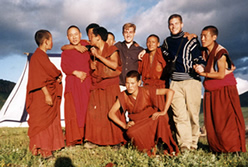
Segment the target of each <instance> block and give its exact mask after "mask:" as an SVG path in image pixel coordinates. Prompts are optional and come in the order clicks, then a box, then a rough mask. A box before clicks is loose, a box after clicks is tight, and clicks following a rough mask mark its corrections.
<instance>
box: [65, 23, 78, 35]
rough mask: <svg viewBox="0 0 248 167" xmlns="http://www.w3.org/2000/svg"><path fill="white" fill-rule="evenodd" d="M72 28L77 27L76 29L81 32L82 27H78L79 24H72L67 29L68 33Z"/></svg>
mask: <svg viewBox="0 0 248 167" xmlns="http://www.w3.org/2000/svg"><path fill="white" fill-rule="evenodd" d="M71 28H76V29H78V31H79V32H81V31H80V29H79V28H78V26H75V25H71V26H70V27H68V28H67V31H66V32H67V34H68V31H69V30H70V29H71Z"/></svg>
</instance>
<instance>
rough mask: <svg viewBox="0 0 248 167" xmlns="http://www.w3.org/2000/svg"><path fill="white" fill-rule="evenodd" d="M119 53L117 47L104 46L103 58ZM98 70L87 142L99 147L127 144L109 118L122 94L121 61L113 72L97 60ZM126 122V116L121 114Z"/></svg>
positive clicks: (93, 77)
mask: <svg viewBox="0 0 248 167" xmlns="http://www.w3.org/2000/svg"><path fill="white" fill-rule="evenodd" d="M114 52H118V50H117V48H116V47H115V46H108V44H107V43H105V45H104V49H103V51H102V55H101V56H103V57H105V58H107V59H109V58H110V56H111V55H112V54H113V53H114ZM96 61H97V63H96V69H94V70H92V87H91V90H90V101H89V105H88V110H87V117H86V129H85V140H87V141H90V142H92V143H94V144H98V145H116V144H119V143H121V142H125V140H124V137H123V132H122V130H121V129H120V128H119V127H118V126H117V125H116V124H114V123H113V122H112V121H111V120H110V119H109V118H108V112H109V110H110V109H111V107H112V106H113V104H114V103H115V101H116V97H117V96H118V94H119V93H120V88H119V75H120V72H121V63H120V59H119V61H118V68H117V70H111V69H110V68H108V67H107V66H106V65H105V64H104V63H102V62H101V61H99V60H98V59H97V60H96ZM118 117H119V118H120V119H121V120H125V117H124V114H119V115H118Z"/></svg>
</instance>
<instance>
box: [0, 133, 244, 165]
mask: <svg viewBox="0 0 248 167" xmlns="http://www.w3.org/2000/svg"><path fill="white" fill-rule="evenodd" d="M28 145H29V138H28V136H27V128H0V167H3V166H4V167H5V166H11V167H12V166H18V167H19V166H21V167H22V166H60V165H61V164H63V166H69V165H71V166H75V167H81V166H86V167H87V166H90V167H98V166H106V164H108V163H113V164H115V165H116V166H123V167H126V166H127V167H129V166H130V167H131V166H142V167H143V166H156V167H157V166H161V167H162V166H178V167H179V166H180V167H181V166H230V167H232V166H248V153H241V154H240V156H237V155H236V154H231V153H229V154H219V155H218V154H213V153H211V152H209V150H208V145H207V141H206V138H200V141H199V149H198V150H197V151H193V152H186V153H184V154H179V155H178V156H174V157H171V156H165V155H163V154H161V153H159V154H158V155H157V156H156V157H153V158H151V157H148V156H147V155H146V154H144V153H140V152H138V151H137V150H136V149H135V148H133V147H132V146H129V147H127V148H126V147H124V146H122V147H121V148H120V149H119V150H115V149H113V148H111V147H98V148H95V149H85V148H83V146H81V145H78V146H74V147H66V148H64V149H62V150H60V151H56V152H55V153H54V156H55V159H53V160H44V159H42V158H41V157H40V156H32V154H31V153H30V151H29V150H28Z"/></svg>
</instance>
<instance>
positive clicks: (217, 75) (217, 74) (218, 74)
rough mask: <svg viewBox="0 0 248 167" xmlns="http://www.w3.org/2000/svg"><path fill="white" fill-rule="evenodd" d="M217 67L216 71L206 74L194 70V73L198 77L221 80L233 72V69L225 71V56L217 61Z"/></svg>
mask: <svg viewBox="0 0 248 167" xmlns="http://www.w3.org/2000/svg"><path fill="white" fill-rule="evenodd" d="M217 65H218V71H214V72H209V73H206V72H201V71H199V70H196V72H197V73H198V74H199V75H201V76H204V77H207V78H213V79H223V78H224V77H225V75H226V74H229V73H231V72H232V71H233V70H234V69H232V70H227V69H226V66H227V63H226V56H222V57H221V58H220V59H219V60H218V62H217Z"/></svg>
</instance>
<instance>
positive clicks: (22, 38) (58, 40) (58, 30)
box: [0, 0, 248, 75]
mask: <svg viewBox="0 0 248 167" xmlns="http://www.w3.org/2000/svg"><path fill="white" fill-rule="evenodd" d="M247 6H248V1H247V0H242V1H233V0H218V1H216V0H215V1H196V0H184V1H182V0H136V1H133V0H125V1H123V0H100V1H99V0H63V1H61V0H39V1H37V0H11V1H10V0H1V5H0V37H1V38H0V50H1V53H0V59H1V58H4V57H7V56H13V55H16V54H19V55H22V54H23V52H33V51H34V50H35V48H36V47H37V46H36V44H35V42H34V37H33V36H34V33H35V32H36V31H37V30H38V29H48V30H50V31H51V33H52V34H53V40H54V48H53V49H52V51H51V52H57V53H58V52H60V47H61V46H62V45H64V44H65V43H68V40H67V38H66V29H67V27H69V26H70V25H71V24H75V25H77V26H79V27H80V29H81V31H82V33H83V38H87V37H86V33H85V28H86V26H87V25H88V24H89V23H92V22H96V23H99V24H100V25H102V26H104V27H106V28H107V29H108V30H110V31H112V32H113V33H114V34H115V36H116V40H117V41H119V40H123V37H122V33H121V31H122V25H123V24H124V23H126V22H133V23H135V24H136V25H137V32H136V36H135V40H136V41H137V42H138V43H139V44H140V45H141V46H143V47H145V42H146V38H147V36H148V35H150V34H151V33H155V34H157V35H159V37H160V39H161V41H160V42H162V40H163V39H164V38H166V37H167V36H169V31H168V24H167V19H168V17H169V16H170V15H171V14H173V13H179V14H181V15H182V16H183V22H184V31H187V32H190V33H195V34H197V35H198V36H200V33H201V29H202V28H203V27H204V26H206V25H209V24H213V25H216V26H217V27H218V29H219V31H220V35H219V37H218V39H217V41H218V42H219V43H220V44H222V45H223V46H224V47H226V48H227V50H228V51H229V53H230V55H231V58H232V60H233V61H234V62H235V64H236V65H237V67H238V68H237V70H236V71H237V72H238V74H240V75H241V73H242V72H243V74H244V73H247V69H245V68H244V66H245V65H244V63H241V59H242V58H244V57H247V56H248V50H247V49H246V48H247V44H248V29H247V26H248V25H247V24H248V15H247V14H246V13H247ZM13 57H14V56H13ZM236 62H238V63H236ZM245 63H247V61H246V62H245ZM243 74H242V75H243Z"/></svg>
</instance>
